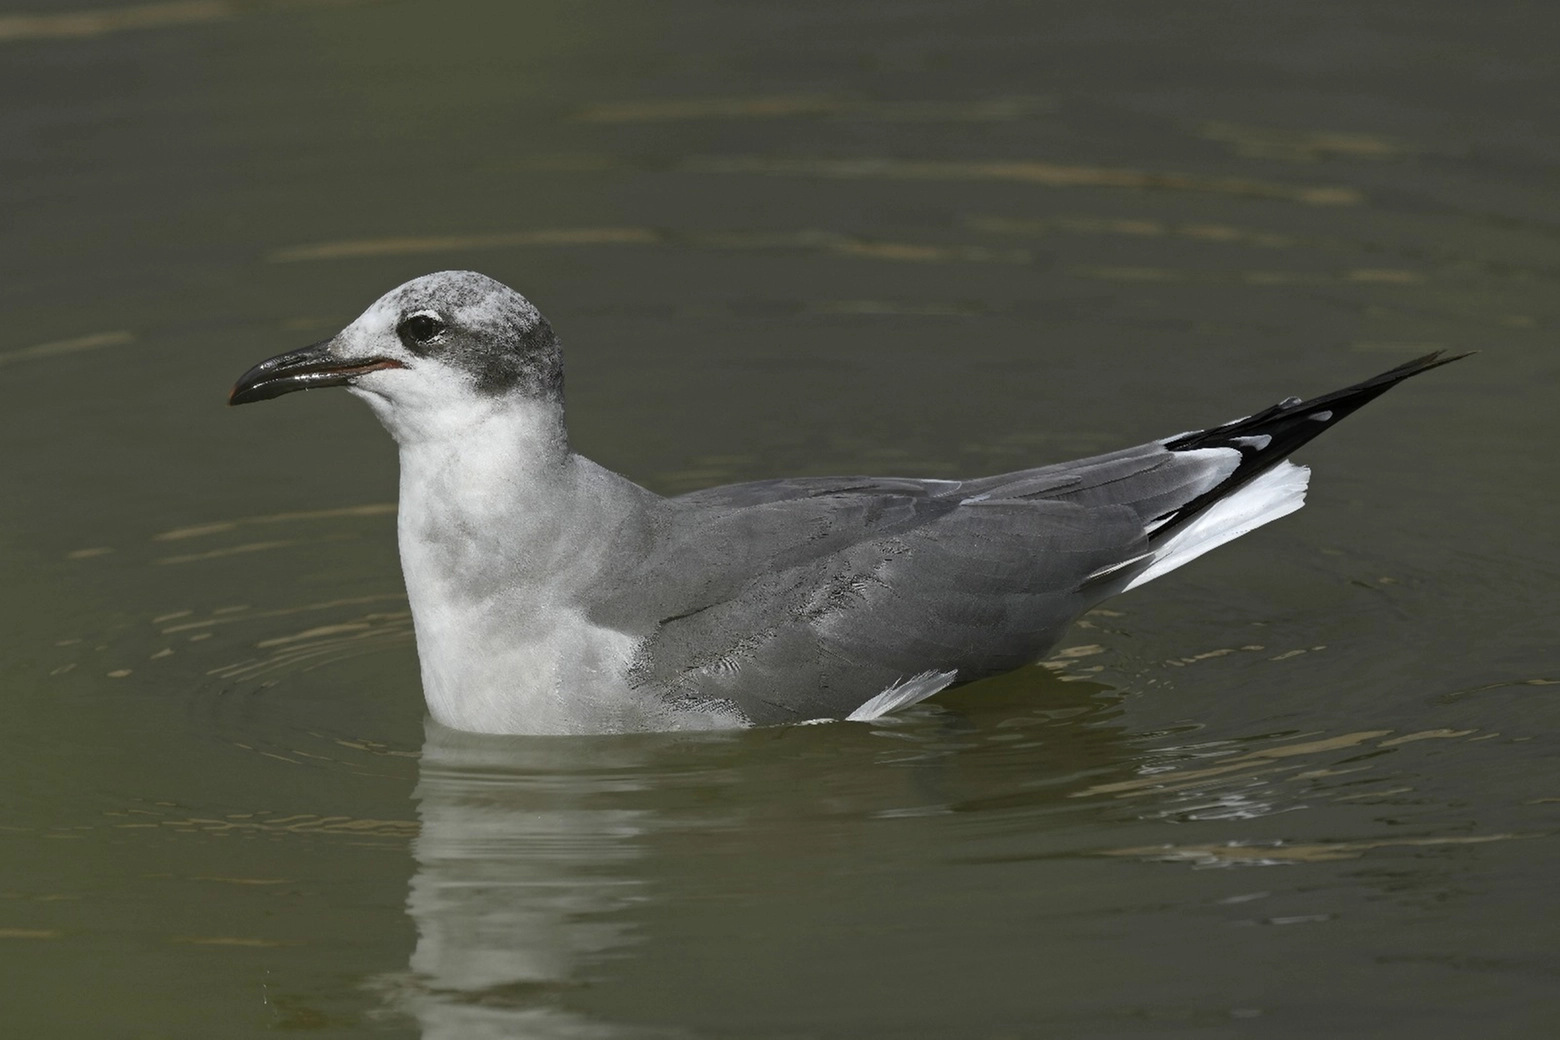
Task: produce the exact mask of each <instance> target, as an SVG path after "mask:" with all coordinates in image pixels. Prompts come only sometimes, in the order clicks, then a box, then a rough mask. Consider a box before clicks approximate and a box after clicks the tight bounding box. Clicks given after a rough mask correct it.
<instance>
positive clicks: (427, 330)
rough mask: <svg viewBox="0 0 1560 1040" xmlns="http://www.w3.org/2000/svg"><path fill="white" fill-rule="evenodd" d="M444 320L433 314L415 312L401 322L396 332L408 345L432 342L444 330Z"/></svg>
mask: <svg viewBox="0 0 1560 1040" xmlns="http://www.w3.org/2000/svg"><path fill="white" fill-rule="evenodd" d="M444 327H445V326H444V322H442V321H440V320H439V319H438V318H437V317H435V316H434V315H432V314H413V315H411V316H410V317H408V318H406V319H405V320H404V321H402V322H401V324H400V327H398V328H397V329H396V332H398V333H400V335H401V341H402V342H403V343H405V344H406V345H407V346H408V347H410V346H412V345H413V344H416V345H418V346H421V345H423V344H426V343H431V342H432V341H433V340H436V339H438V338H439V336H440V335H441V334H442V333H443V332H444Z"/></svg>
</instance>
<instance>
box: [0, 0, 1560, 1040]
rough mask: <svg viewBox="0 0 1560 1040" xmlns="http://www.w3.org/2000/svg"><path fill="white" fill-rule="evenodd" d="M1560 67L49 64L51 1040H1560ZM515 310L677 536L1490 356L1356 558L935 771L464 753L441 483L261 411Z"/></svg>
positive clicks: (1400, 8) (344, 32)
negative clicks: (753, 482)
mask: <svg viewBox="0 0 1560 1040" xmlns="http://www.w3.org/2000/svg"><path fill="white" fill-rule="evenodd" d="M1557 31H1560V17H1557V15H1556V14H1555V13H1554V12H1553V11H1551V10H1549V9H1546V8H1543V7H1541V6H1536V5H1527V4H1485V5H1476V6H1469V5H1460V4H1449V3H1430V4H1412V5H1410V4H1404V3H1400V2H1380V3H1367V4H1359V3H1352V4H1327V3H1324V4H1313V5H1309V6H1308V7H1306V8H1304V9H1303V10H1302V9H1299V8H1281V7H1276V6H1271V7H1270V6H1259V7H1253V6H1251V5H1237V4H1212V5H1202V6H1197V7H1185V6H1182V7H1177V8H1174V9H1170V8H1165V7H1164V6H1163V5H1157V4H1146V3H1128V2H1118V3H1106V4H1094V5H1074V6H1065V5H1055V4H1046V5H1035V4H1019V3H995V2H994V3H969V4H958V5H933V4H908V5H907V4H886V3H880V2H862V0H853V2H849V3H840V2H837V0H836V2H832V3H812V2H796V3H786V4H771V5H757V4H746V5H719V4H707V3H697V2H681V0H679V2H676V3H670V4H660V5H655V6H654V7H644V6H638V5H629V4H623V3H599V4H563V3H551V2H542V3H534V4H526V5H513V4H501V3H494V2H479V0H464V2H460V3H447V4H438V5H434V4H429V3H415V2H408V0H383V2H359V3H352V2H310V0H292V2H281V0H277V2H267V0H222V2H188V3H159V4H150V5H137V4H128V5H126V4H116V5H110V6H103V7H99V8H94V9H91V10H86V11H83V10H82V9H80V8H77V7H74V6H72V5H70V4H66V3H54V4H51V3H45V2H44V0H38V3H36V4H35V5H34V6H31V7H29V8H27V9H26V10H25V11H15V10H13V11H9V12H7V13H3V14H0V98H4V99H5V100H4V101H3V102H0V139H3V140H4V141H5V142H6V146H5V147H4V148H3V149H0V185H3V187H4V193H5V200H6V201H5V206H4V209H5V212H6V216H7V218H8V219H7V222H6V227H7V231H6V234H5V238H4V241H5V243H6V245H7V248H6V249H5V250H4V251H3V254H0V269H3V271H4V277H3V278H0V296H3V299H4V304H5V314H6V321H5V323H4V327H3V329H0V430H3V435H0V436H3V442H4V445H5V450H4V453H3V458H4V462H3V466H4V469H3V480H4V487H5V488H6V494H5V495H3V496H0V619H3V622H4V630H5V632H6V636H5V640H4V643H3V646H4V652H3V653H0V680H3V687H0V688H3V690H4V696H5V704H6V708H7V713H6V722H5V725H4V726H0V771H3V785H4V790H5V791H7V792H8V793H7V795H6V797H5V798H4V799H3V800H0V968H3V976H4V978H5V979H6V981H5V983H4V984H3V987H0V988H3V994H4V999H3V1007H4V1012H3V1014H4V1018H5V1020H6V1022H7V1025H8V1027H9V1028H10V1030H11V1031H14V1032H16V1033H17V1034H18V1035H32V1036H50V1037H74V1036H81V1037H98V1036H106V1035H115V1036H119V1035H123V1036H147V1037H152V1036H156V1037H183V1036H189V1037H209V1036H214V1035H221V1036H223V1037H234V1038H240V1037H246V1036H252V1035H260V1034H264V1033H268V1032H271V1031H277V1030H280V1031H306V1032H312V1033H315V1034H317V1035H321V1036H359V1035H365V1034H373V1033H384V1034H387V1035H397V1036H408V1037H412V1036H422V1037H427V1038H436V1037H437V1038H443V1037H461V1038H466V1037H487V1036H492V1037H510V1036H558V1037H598V1036H601V1037H615V1036H700V1037H725V1036H765V1037H770V1036H772V1037H782V1036H783V1037H797V1036H817V1037H857V1036H927V1037H944V1036H976V1037H1018V1036H1047V1037H1051V1036H1079V1037H1104V1036H1166V1037H1172V1036H1174V1037H1178V1036H1198V1037H1201V1036H1226V1035H1228V1036H1237V1035H1263V1036H1297V1037H1299V1036H1319V1035H1358V1036H1372V1037H1399V1036H1401V1037H1416V1038H1417V1037H1423V1036H1467V1035H1478V1036H1491V1037H1494V1036H1510V1037H1527V1036H1534V1035H1542V1034H1543V1033H1544V1032H1545V1031H1546V1025H1549V1026H1552V1023H1553V1022H1554V1021H1555V1020H1556V1018H1557V1017H1560V1000H1557V998H1556V996H1555V993H1556V989H1555V987H1554V985H1553V980H1554V978H1555V975H1556V971H1557V969H1560V964H1557V960H1556V956H1555V952H1554V951H1555V947H1556V939H1557V935H1556V929H1555V927H1554V924H1553V921H1554V920H1555V915H1556V912H1557V910H1560V907H1557V905H1556V900H1555V888H1554V884H1553V868H1552V863H1553V859H1554V855H1555V844H1554V842H1555V838H1554V835H1555V833H1556V829H1557V824H1560V819H1557V807H1560V771H1557V769H1556V767H1555V753H1556V747H1555V741H1554V733H1555V731H1556V728H1557V723H1560V709H1557V701H1556V697H1557V689H1560V686H1557V683H1560V657H1557V653H1556V649H1555V644H1556V640H1555V633H1556V630H1557V613H1556V608H1555V605H1554V604H1555V600H1556V596H1555V590H1556V586H1557V580H1560V554H1557V552H1556V548H1555V538H1554V531H1555V530H1556V529H1557V520H1560V517H1557V515H1556V514H1557V508H1556V501H1557V480H1556V472H1555V464H1554V460H1553V452H1552V450H1551V446H1552V445H1553V444H1554V443H1555V442H1556V439H1557V437H1560V420H1557V419H1556V417H1555V416H1556V414H1557V409H1556V408H1555V407H1554V397H1555V389H1556V386H1557V382H1560V379H1557V365H1556V361H1555V356H1556V355H1555V353H1554V350H1553V343H1554V337H1555V330H1556V327H1557V323H1560V302H1557V301H1560V291H1557V290H1560V145H1557V143H1556V142H1557V139H1556V137H1555V135H1554V133H1553V127H1554V126H1555V125H1556V120H1557V118H1560V112H1557V111H1556V106H1555V103H1554V98H1555V97H1557V96H1560V82H1557V76H1560V73H1557V71H1556V69H1557V66H1556V65H1555V62H1554V60H1553V41H1554V39H1555V38H1556V33H1557ZM449 267H471V268H476V269H478V270H482V271H484V272H486V273H488V274H491V275H493V276H495V277H497V278H500V279H502V280H504V281H506V282H509V283H511V284H513V285H515V286H517V287H518V288H520V289H521V290H522V291H524V292H525V293H526V294H527V295H529V296H530V297H531V298H532V299H534V300H535V301H536V302H537V303H538V305H539V306H540V307H541V308H542V309H543V311H544V312H545V313H546V314H547V315H548V316H549V317H550V318H551V320H552V322H553V324H554V325H555V326H556V327H557V329H558V330H559V332H560V334H561V336H562V338H563V340H564V343H565V346H566V349H567V351H568V359H569V360H568V364H569V400H570V420H571V428H572V431H573V435H574V438H575V442H576V446H577V447H578V448H579V449H580V450H582V451H584V452H585V453H586V454H588V455H590V456H591V457H593V458H595V459H597V460H599V461H601V462H603V463H604V464H607V465H610V466H612V467H614V468H616V469H619V470H621V471H622V472H625V473H627V474H629V475H630V476H632V477H633V478H635V479H637V480H639V481H641V482H643V483H645V484H646V485H648V486H650V487H652V488H655V489H656V490H659V491H662V492H666V493H673V492H680V491H685V490H690V489H693V488H697V487H702V486H707V485H710V484H714V483H720V482H727V481H736V480H745V479H757V478H762V477H767V476H776V475H785V474H795V473H812V474H827V473H841V472H844V473H857V472H875V473H891V474H911V475H917V476H944V477H945V476H956V475H975V474H980V473H988V472H996V471H1001V470H1006V469H1013V468H1017V467H1021V466H1029V465H1037V464H1041V463H1046V462H1052V461H1059V460H1062V459H1066V458H1070V457H1074V456H1077V455H1081V454H1086V453H1090V452H1096V451H1104V450H1109V449H1111V448H1114V447H1119V446H1123V445H1126V444H1131V443H1136V442H1139V441H1142V440H1145V439H1147V438H1150V437H1155V436H1163V435H1167V434H1170V433H1173V432H1176V431H1179V430H1184V429H1189V428H1193V427H1198V426H1204V425H1207V424H1210V423H1213V422H1218V421H1222V420H1225V419H1229V418H1232V417H1234V416H1237V415H1241V414H1245V413H1249V412H1251V411H1253V410H1255V409H1257V408H1259V407H1261V406H1264V405H1266V404H1269V403H1271V402H1272V401H1275V400H1277V399H1278V398H1281V397H1283V396H1286V395H1288V394H1291V393H1300V394H1307V393H1316V392H1322V391H1326V390H1330V389H1333V388H1334V387H1336V386H1339V385H1342V384H1344V383H1346V382H1349V381H1352V380H1354V379H1357V378H1360V377H1363V376H1365V375H1368V374H1371V373H1373V372H1375V371H1379V370H1381V369H1384V368H1387V367H1390V366H1391V365H1393V364H1396V363H1398V362H1399V361H1401V360H1405V359H1407V358H1409V357H1412V356H1414V355H1415V354H1418V353H1423V352H1425V351H1427V350H1430V349H1436V348H1447V349H1478V350H1480V351H1481V353H1480V354H1479V355H1478V356H1477V357H1476V358H1474V359H1471V360H1468V361H1464V362H1461V363H1459V364H1458V365H1456V366H1454V367H1452V368H1448V369H1443V370H1439V371H1437V372H1435V373H1433V374H1431V375H1427V376H1426V377H1424V378H1423V379H1418V380H1415V381H1414V382H1413V383H1411V384H1408V385H1406V386H1404V387H1402V388H1401V389H1399V390H1397V391H1395V392H1394V393H1393V394H1391V395H1389V396H1388V397H1386V398H1383V399H1382V400H1381V401H1379V402H1378V403H1376V404H1373V405H1372V406H1371V407H1370V408H1369V409H1367V410H1366V411H1364V412H1362V413H1361V414H1360V415H1359V416H1358V417H1356V418H1353V419H1351V420H1350V422H1349V423H1347V424H1345V425H1344V426H1342V427H1341V428H1340V429H1339V430H1337V431H1336V432H1335V433H1333V434H1330V435H1329V436H1328V437H1326V438H1324V439H1322V440H1321V441H1319V442H1317V443H1315V444H1314V445H1312V446H1310V447H1308V448H1307V449H1306V450H1305V453H1304V456H1303V458H1302V459H1301V461H1304V462H1307V463H1309V464H1311V465H1313V466H1314V467H1315V471H1316V472H1315V477H1314V479H1313V483H1312V492H1311V495H1310V505H1309V506H1308V508H1307V509H1305V510H1304V511H1303V512H1301V513H1299V514H1297V515H1295V516H1294V517H1291V518H1289V519H1286V520H1285V521H1283V522H1282V523H1280V524H1277V525H1274V526H1273V527H1269V528H1266V529H1264V530H1263V531H1262V532H1261V533H1259V534H1256V535H1254V536H1252V537H1250V538H1248V539H1245V540H1243V541H1242V542H1241V543H1240V544H1239V545H1235V546H1230V547H1228V548H1225V549H1222V550H1220V552H1218V553H1216V554H1213V555H1211V556H1209V557H1206V558H1204V559H1202V560H1199V561H1198V562H1197V564H1196V565H1194V566H1192V567H1189V568H1187V569H1185V570H1182V571H1180V572H1177V574H1176V575H1174V576H1173V577H1171V578H1167V579H1165V580H1163V581H1160V582H1156V583H1154V584H1153V585H1151V586H1150V587H1148V588H1146V589H1143V590H1139V591H1137V592H1134V593H1132V594H1130V595H1128V596H1124V597H1122V598H1120V599H1118V600H1115V601H1112V602H1110V603H1108V604H1106V605H1105V609H1102V610H1101V611H1098V612H1096V613H1094V614H1092V615H1090V616H1089V617H1088V618H1086V619H1084V621H1083V622H1081V623H1080V625H1079V626H1078V628H1077V629H1076V630H1075V631H1074V632H1073V633H1072V634H1071V636H1070V637H1069V639H1068V640H1067V641H1066V642H1064V644H1063V646H1062V648H1061V650H1060V651H1059V652H1058V655H1057V656H1056V658H1055V659H1053V660H1051V661H1049V662H1046V663H1044V664H1043V665H1041V666H1039V667H1035V668H1032V669H1028V670H1026V671H1023V672H1019V673H1015V674H1013V675H1010V676H1007V677H1004V678H1002V679H999V680H994V681H990V682H986V683H982V684H977V685H974V686H971V687H967V688H962V689H960V690H957V691H953V692H952V693H950V694H948V695H946V696H943V697H940V698H938V699H937V700H936V701H935V702H933V703H929V704H927V705H924V706H922V707H920V708H918V709H917V710H915V711H913V712H911V713H909V714H908V715H907V716H905V717H903V718H900V719H894V720H887V721H884V722H883V723H881V724H875V725H872V726H867V725H854V724H853V725H844V724H839V725H828V726H812V727H800V728H792V729H777V730H761V731H752V732H745V733H738V734H727V735H717V736H708V737H697V738H689V737H671V736H655V735H648V736H634V737H616V738H600V739H540V738H536V739H522V738H514V739H482V738H473V737H469V736H462V735H460V734H453V733H449V732H445V731H439V730H437V729H436V728H435V729H425V724H424V721H423V708H422V702H421V694H420V691H419V689H418V685H417V678H416V660H415V651H414V648H413V645H412V640H411V630H410V624H409V617H408V614H407V607H406V602H405V598H404V594H403V590H402V587H401V583H400V577H399V573H398V570H397V564H396V558H395V548H394V515H393V498H394V494H395V470H394V465H395V460H394V454H393V451H392V449H391V446H390V444H389V442H388V440H387V438H386V437H385V435H384V434H383V432H382V431H381V430H380V429H379V428H378V426H377V425H376V424H375V423H374V421H373V419H372V418H371V416H369V414H368V413H367V410H366V409H363V408H362V407H361V406H360V405H359V404H357V403H356V402H353V401H350V400H348V399H347V398H346V397H345V395H333V394H311V395H307V396H297V397H291V398H288V399H286V400H284V401H280V402H277V403H275V404H272V405H267V406H266V407H264V408H254V409H243V410H242V411H237V412H229V411H228V410H226V409H225V408H224V407H223V399H224V394H225V391H226V389H227V387H228V386H229V385H231V383H232V380H233V378H234V377H235V376H236V375H237V374H238V373H239V372H241V371H242V370H243V369H244V368H246V367H247V366H248V365H250V364H252V363H253V362H254V361H256V360H259V359H260V358H263V357H267V356H270V355H272V354H274V353H278V352H280V351H282V350H284V349H290V348H292V347H294V346H298V345H301V344H304V343H307V342H311V341H313V340H316V339H319V338H321V337H323V336H327V335H329V334H331V333H332V332H334V331H335V329H337V328H338V327H339V326H340V325H341V324H343V323H344V322H346V321H348V320H350V319H351V318H352V317H353V316H355V315H356V313H357V312H358V311H359V310H360V309H361V308H362V307H363V306H365V305H366V304H367V303H368V302H370V301H371V300H372V299H373V298H375V297H376V296H378V295H379V294H380V293H381V292H383V291H384V290H385V289H388V288H390V287H391V286H393V285H395V284H398V283H399V282H401V281H404V280H405V279H407V278H409V277H413V276H415V275H417V274H420V273H424V272H426V271H430V270H436V269H440V268H449Z"/></svg>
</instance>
